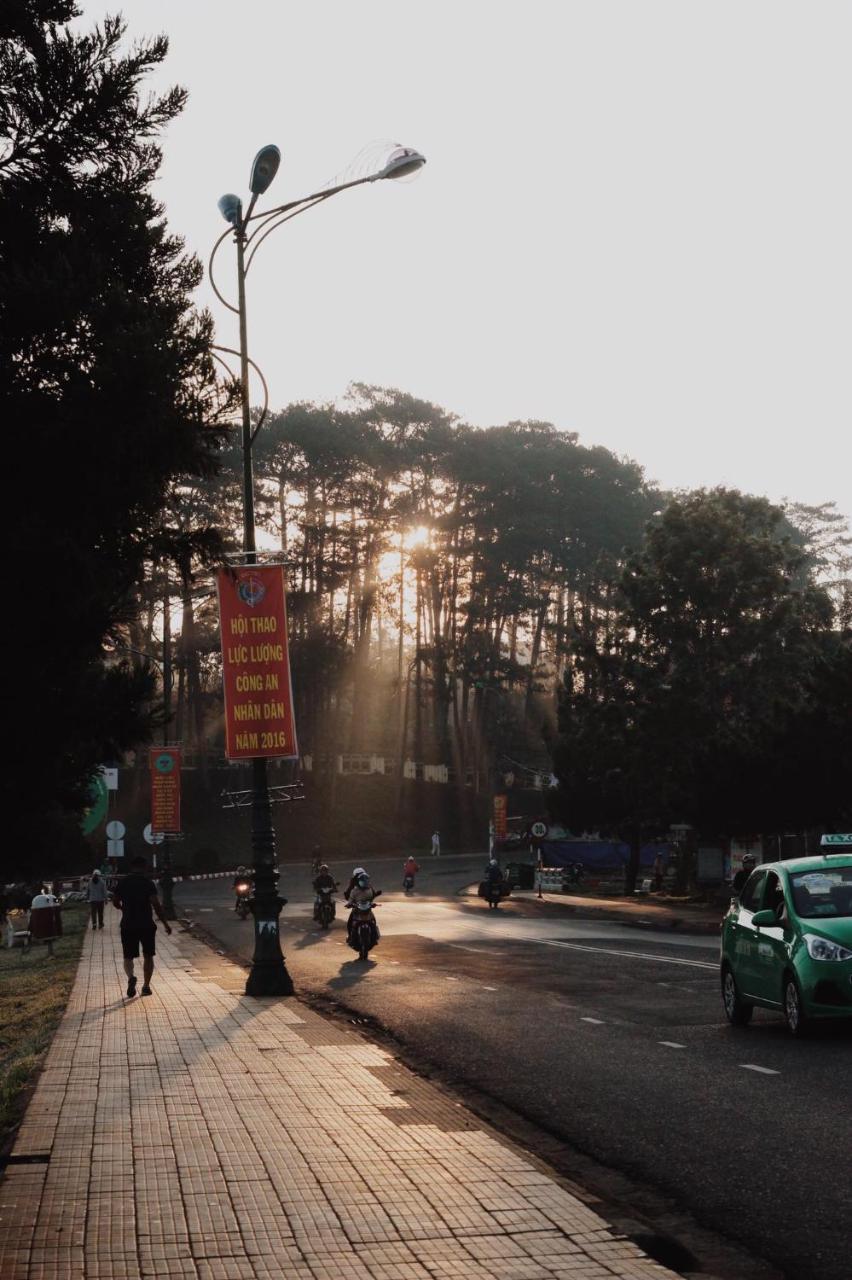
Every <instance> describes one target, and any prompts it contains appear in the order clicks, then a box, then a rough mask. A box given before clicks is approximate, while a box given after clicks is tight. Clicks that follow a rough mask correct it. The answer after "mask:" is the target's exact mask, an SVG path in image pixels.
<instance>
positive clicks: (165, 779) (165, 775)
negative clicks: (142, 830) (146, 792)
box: [148, 747, 181, 835]
mask: <svg viewBox="0 0 852 1280" xmlns="http://www.w3.org/2000/svg"><path fill="white" fill-rule="evenodd" d="M180 751H181V749H180V747H151V748H150V750H149V753H148V764H149V767H150V769H151V831H152V832H156V833H159V834H162V835H178V834H179V833H180V829H181V827H180V763H181V761H180Z"/></svg>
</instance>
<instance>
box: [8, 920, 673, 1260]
mask: <svg viewBox="0 0 852 1280" xmlns="http://www.w3.org/2000/svg"><path fill="white" fill-rule="evenodd" d="M118 941H119V940H118V927H117V915H113V916H112V918H111V919H110V920H109V925H108V927H107V928H105V929H104V930H103V931H99V932H97V933H89V934H88V937H87V941H86V946H85V949H84V953H83V957H82V959H81V962H80V968H79V970H78V973H77V978H76V981H75V985H74V989H73V991H72V994H71V999H70V1002H69V1005H68V1009H67V1011H66V1013H65V1016H64V1018H63V1021H62V1023H61V1025H60V1027H59V1030H58V1032H57V1034H56V1037H55V1039H54V1041H53V1044H52V1046H51V1049H50V1051H49V1054H48V1057H47V1061H46V1064H45V1068H44V1070H43V1072H42V1074H41V1077H40V1079H39V1083H38V1087H37V1089H36V1092H35V1094H34V1097H33V1099H32V1101H31V1103H30V1106H29V1108H28V1110H27V1114H26V1116H25V1118H24V1122H23V1124H22V1126H21V1129H20V1131H19V1134H18V1137H17V1141H16V1144H15V1147H14V1149H13V1152H12V1157H13V1158H12V1162H11V1163H10V1164H9V1165H8V1167H7V1169H6V1171H5V1173H4V1175H3V1177H2V1181H0V1280H148V1278H149V1277H150V1280H172V1277H174V1278H177V1277H187V1278H190V1277H191V1278H192V1280H280V1278H282V1277H286V1278H287V1280H338V1278H339V1277H345V1278H346V1280H362V1278H363V1280H455V1278H456V1277H457V1278H458V1280H549V1278H554V1280H556V1278H560V1277H562V1278H564V1280H612V1278H613V1277H618V1278H619V1280H663V1278H664V1277H667V1276H669V1277H670V1276H673V1274H674V1273H672V1272H670V1271H668V1270H667V1269H666V1268H665V1267H663V1266H660V1265H659V1264H657V1263H655V1262H653V1261H652V1260H650V1259H649V1258H647V1257H645V1256H644V1255H643V1254H642V1253H641V1251H640V1250H639V1249H638V1248H637V1247H636V1246H635V1245H634V1244H632V1243H631V1242H630V1241H629V1240H626V1239H624V1238H622V1237H619V1236H617V1235H615V1234H614V1233H613V1232H612V1231H611V1230H610V1229H609V1228H608V1227H607V1225H606V1223H605V1222H604V1221H603V1220H602V1219H601V1218H600V1217H599V1216H598V1215H597V1214H596V1213H595V1212H594V1210H593V1209H592V1208H591V1207H590V1206H589V1205H588V1204H587V1203H584V1202H583V1200H582V1199H581V1198H580V1197H579V1196H577V1195H574V1194H572V1192H571V1191H570V1190H569V1189H568V1188H567V1187H566V1185H565V1184H564V1183H563V1182H562V1181H559V1180H557V1179H556V1178H555V1177H554V1176H553V1175H551V1174H550V1173H549V1172H548V1171H547V1169H546V1168H545V1167H544V1166H542V1165H540V1164H539V1163H538V1162H537V1161H536V1160H535V1159H534V1158H533V1157H531V1156H530V1155H529V1154H527V1153H525V1152H523V1151H521V1150H519V1149H518V1148H516V1147H514V1146H512V1145H511V1144H509V1143H507V1142H506V1141H505V1140H504V1139H502V1138H500V1137H498V1136H497V1135H496V1134H494V1133H491V1132H489V1131H488V1130H487V1129H485V1128H484V1127H483V1125H482V1123H481V1122H480V1121H479V1120H478V1119H476V1118H475V1117H473V1116H472V1115H471V1114H470V1113H469V1112H467V1111H465V1110H464V1108H462V1107H460V1105H459V1104H458V1103H456V1102H455V1101H454V1100H453V1099H452V1098H451V1097H449V1095H447V1093H446V1092H445V1091H443V1090H441V1089H438V1088H436V1087H435V1086H433V1085H430V1084H429V1083H428V1082H426V1081H424V1080H422V1079H420V1078H419V1077H417V1076H415V1075H414V1074H413V1073H412V1072H409V1071H408V1070H407V1069H406V1068H404V1067H402V1065H401V1064H400V1063H398V1062H397V1061H396V1060H395V1059H394V1058H393V1057H392V1056H391V1055H390V1054H388V1053H387V1052H386V1051H384V1050H383V1049H380V1048H378V1047H374V1046H372V1045H370V1044H368V1043H366V1042H365V1041H364V1040H363V1039H362V1038H361V1037H360V1036H359V1035H358V1034H356V1033H354V1032H352V1033H350V1032H348V1031H346V1030H345V1029H342V1028H341V1027H340V1026H338V1025H337V1023H335V1022H332V1021H330V1020H328V1019H325V1018H322V1017H321V1016H319V1015H318V1014H316V1013H315V1012H313V1011H312V1010H310V1009H307V1008H306V1007H305V1006H303V1005H301V1004H300V1003H299V1002H298V1001H295V1000H289V1001H287V1000H279V1001H262V1000H256V999H251V998H249V997H247V996H245V995H243V994H242V990H243V985H244V982H245V974H244V972H243V971H242V970H241V969H239V968H237V967H236V966H234V965H231V964H229V963H228V962H227V961H225V960H224V959H222V958H221V957H219V956H217V955H215V954H214V953H213V952H212V951H211V950H210V949H209V948H207V947H205V946H204V945H203V944H201V943H200V942H197V941H195V940H194V939H192V938H191V936H190V935H188V934H184V933H178V932H177V931H176V932H175V933H174V934H173V936H172V937H171V938H166V937H165V935H164V934H163V931H162V930H160V931H159V933H158V936H157V942H158V957H157V969H156V972H155V974H154V983H153V988H154V994H153V996H151V997H150V998H149V997H146V998H142V997H139V996H137V997H136V998H135V999H133V1000H128V999H126V998H125V997H124V994H123V992H124V986H125V984H126V979H125V978H124V974H123V970H122V967H121V955H120V948H119V945H118ZM137 968H138V966H137Z"/></svg>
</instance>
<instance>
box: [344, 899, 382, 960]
mask: <svg viewBox="0 0 852 1280" xmlns="http://www.w3.org/2000/svg"><path fill="white" fill-rule="evenodd" d="M380 893H381V889H377V890H376V893H375V894H374V896H373V900H372V901H371V902H367V901H364V902H357V901H355V902H349V903H347V906H348V907H349V910H350V911H351V912H352V923H351V929H350V933H349V939H348V941H349V945H350V947H352V949H353V950H354V951H357V952H358V959H359V960H366V959H367V955H368V953H369V952H370V951H372V949H373V947H374V946H375V945H376V943H377V942H378V940H379V937H378V934H379V931H378V927H377V925H376V917H375V916H374V915H373V908H374V906H376V905H377V903H376V901H375V899H376V898H377V897H378V896H379V894H380Z"/></svg>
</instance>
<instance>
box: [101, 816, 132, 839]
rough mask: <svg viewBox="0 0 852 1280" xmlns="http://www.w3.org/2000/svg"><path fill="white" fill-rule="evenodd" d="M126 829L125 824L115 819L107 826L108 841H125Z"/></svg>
mask: <svg viewBox="0 0 852 1280" xmlns="http://www.w3.org/2000/svg"><path fill="white" fill-rule="evenodd" d="M126 829H127V828H126V827H125V825H124V823H123V822H119V821H118V820H117V819H116V818H113V820H112V822H108V823H107V825H106V833H107V840H123V839H124V833H125V831H126Z"/></svg>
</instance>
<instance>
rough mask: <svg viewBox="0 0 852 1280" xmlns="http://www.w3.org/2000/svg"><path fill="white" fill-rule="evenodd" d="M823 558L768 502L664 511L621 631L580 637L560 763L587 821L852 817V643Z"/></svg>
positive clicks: (565, 795) (620, 614)
mask: <svg viewBox="0 0 852 1280" xmlns="http://www.w3.org/2000/svg"><path fill="white" fill-rule="evenodd" d="M813 568H814V563H813V557H812V555H811V554H810V552H809V549H808V547H807V545H806V544H804V543H803V540H801V539H795V538H793V537H792V536H791V529H790V525H789V523H788V521H787V520H786V519H785V516H784V513H783V511H782V510H781V509H780V508H778V507H774V506H772V505H771V504H770V503H769V502H767V501H766V500H765V499H763V498H753V497H748V496H744V495H742V494H740V493H737V492H735V491H731V490H724V489H719V490H714V491H711V492H705V491H699V492H696V493H692V494H689V495H686V496H685V497H682V498H679V499H676V500H674V501H672V502H671V503H670V504H669V505H668V506H667V507H666V509H665V511H664V512H663V513H662V515H661V517H660V518H659V519H658V520H656V521H655V522H654V523H653V524H652V525H651V527H650V528H649V530H648V534H647V538H646V541H645V545H644V547H643V549H642V550H641V552H640V553H639V554H637V555H635V556H633V557H631V558H630V559H629V561H628V563H627V564H626V566H625V568H624V571H623V573H622V575H621V579H620V582H619V589H618V595H617V599H616V609H615V614H614V618H613V626H612V628H611V630H610V631H609V632H608V633H607V635H606V636H605V637H604V638H603V641H602V642H601V640H600V638H599V640H598V642H594V641H592V642H590V641H589V640H588V639H587V638H585V637H583V638H578V641H577V642H576V644H575V646H574V653H573V659H572V662H571V664H570V666H569V668H568V670H567V671H566V676H565V684H564V688H563V691H562V697H561V709H560V736H559V739H558V743H557V747H556V753H555V760H556V770H557V773H558V775H559V777H560V780H561V782H562V790H561V794H560V807H561V809H562V812H563V814H564V815H565V816H566V817H567V818H568V820H569V821H570V822H571V823H572V824H573V825H574V826H579V827H580V828H582V827H586V826H591V827H605V828H606V827H609V828H610V829H612V830H617V831H621V832H623V833H628V834H632V835H633V837H634V838H635V839H638V835H639V833H640V832H643V833H645V834H648V835H659V834H663V833H665V831H666V830H667V828H668V826H669V824H670V823H672V822H686V823H689V824H691V825H693V826H695V827H696V828H698V829H699V830H701V831H702V832H704V833H705V834H707V835H710V834H716V835H719V836H731V835H736V834H740V835H748V834H756V833H758V832H768V831H773V832H774V831H779V830H787V829H793V830H799V829H801V828H802V827H803V826H806V825H808V824H816V823H820V822H830V821H832V820H835V821H840V820H842V819H843V816H844V814H848V812H849V810H848V804H849V793H848V788H846V789H845V788H844V786H843V784H842V778H843V776H844V770H846V774H845V776H846V777H847V778H848V777H849V776H850V773H849V770H850V767H852V759H850V752H849V735H848V731H847V730H845V729H844V728H843V725H844V724H846V725H848V717H849V714H850V711H852V705H850V703H849V679H850V673H852V645H850V638H849V636H848V635H844V634H843V633H842V632H840V631H837V630H835V629H834V628H833V625H832V624H833V620H834V611H833V608H832V604H831V601H830V598H829V596H828V594H827V592H826V591H825V590H824V589H823V588H822V587H820V586H818V585H817V584H816V583H815V581H814V579H813ZM805 744H807V748H806V749H804V748H805ZM844 806H846V807H844Z"/></svg>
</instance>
